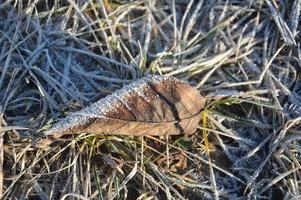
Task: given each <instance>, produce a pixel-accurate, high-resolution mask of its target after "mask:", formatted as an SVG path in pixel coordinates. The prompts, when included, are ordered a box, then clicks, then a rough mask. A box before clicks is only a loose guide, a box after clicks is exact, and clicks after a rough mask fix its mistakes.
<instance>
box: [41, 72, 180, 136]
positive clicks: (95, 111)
mask: <svg viewBox="0 0 301 200" xmlns="http://www.w3.org/2000/svg"><path fill="white" fill-rule="evenodd" d="M164 81H169V82H179V81H178V80H176V79H175V78H173V77H167V76H161V75H148V76H146V77H144V78H142V79H139V80H137V81H134V82H132V83H130V84H129V85H127V86H125V87H123V88H122V89H120V90H116V91H115V92H114V93H113V94H111V95H108V96H107V97H105V98H103V99H100V100H99V101H97V102H95V103H93V104H91V105H90V106H88V107H86V108H84V109H82V110H80V111H78V112H74V113H71V114H70V115H68V116H67V117H66V118H65V119H63V120H62V121H60V122H59V123H57V124H55V125H54V126H53V127H52V129H50V130H49V131H46V132H45V133H46V134H47V135H51V134H52V133H59V132H63V131H65V130H68V129H70V128H72V127H76V126H81V125H84V124H85V123H86V122H87V121H88V120H89V119H91V118H105V117H106V116H105V115H106V113H108V112H110V111H114V109H116V108H118V107H119V106H121V104H123V105H125V106H126V108H127V109H130V106H129V105H128V104H129V98H128V97H129V95H133V93H136V94H138V95H139V96H141V97H143V98H144V99H145V100H146V101H148V102H149V101H150V99H149V98H148V97H147V95H146V94H145V90H146V88H147V87H149V85H148V84H160V83H162V82H164Z"/></svg>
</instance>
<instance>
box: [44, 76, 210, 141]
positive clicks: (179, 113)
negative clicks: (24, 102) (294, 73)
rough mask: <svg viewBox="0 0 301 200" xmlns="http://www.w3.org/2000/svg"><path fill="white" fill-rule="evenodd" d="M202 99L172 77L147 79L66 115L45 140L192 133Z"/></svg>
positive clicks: (198, 115) (185, 84)
mask: <svg viewBox="0 0 301 200" xmlns="http://www.w3.org/2000/svg"><path fill="white" fill-rule="evenodd" d="M204 104H205V98H204V97H202V96H201V95H200V94H199V92H198V91H197V90H196V89H195V88H193V87H191V86H190V85H189V84H187V83H185V82H183V81H180V80H177V79H175V78H173V77H167V76H159V75H149V76H147V77H145V78H143V79H140V80H137V81H135V82H133V83H131V84H129V85H127V86H125V87H124V88H122V89H121V90H118V91H116V92H114V93H113V94H111V95H109V96H107V97H105V98H103V99H101V100H99V101H98V102H96V103H94V104H92V105H91V106H89V107H87V108H85V109H83V110H81V111H78V112H75V113H72V114H70V115H69V116H67V117H66V118H65V119H63V120H62V121H61V122H59V123H57V124H55V125H54V126H53V128H51V129H50V130H48V131H46V134H47V135H48V136H51V137H54V138H57V137H61V136H62V135H66V134H78V133H104V134H115V135H135V136H138V135H152V136H154V135H175V134H191V133H194V132H195V130H196V128H197V126H198V123H199V121H200V119H201V116H200V112H201V111H202V109H203V108H204Z"/></svg>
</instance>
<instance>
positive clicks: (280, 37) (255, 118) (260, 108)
mask: <svg viewBox="0 0 301 200" xmlns="http://www.w3.org/2000/svg"><path fill="white" fill-rule="evenodd" d="M300 7H301V1H300V0H295V1H289V0H279V1H271V0H265V1H253V0H247V1H235V0H214V1H202V0H201V1H193V0H190V1H175V0H171V1H155V0H154V1H140V0H137V1H109V0H96V1H74V0H48V1H43V0H34V1H26V0H5V1H4V2H3V1H0V124H1V127H0V133H1V138H0V172H2V173H0V194H2V199H55V200H56V199H300V198H301V194H300V190H301V187H300V183H301V182H300V181H301V180H300V179H301V173H300V170H301V169H300V167H301V165H300V161H301V143H300V140H301V127H300V121H301V118H300V117H301V79H300V56H301V52H300V42H299V28H300V25H299V18H300ZM147 74H165V75H168V76H175V77H177V78H179V79H182V80H186V81H188V82H189V83H190V84H191V85H193V86H195V87H196V88H197V89H198V90H199V91H200V93H201V94H202V95H204V96H206V97H207V98H208V102H207V107H206V110H205V111H204V113H203V115H202V118H203V119H202V122H200V126H199V129H198V131H197V132H196V133H195V134H193V135H191V136H189V137H187V136H170V137H150V136H149V137H147V136H145V137H130V136H114V135H94V134H93V133H90V134H85V133H83V134H81V135H76V136H74V137H68V138H64V139H63V140H61V141H57V142H56V143H54V144H52V145H50V146H49V147H47V148H43V149H40V148H36V147H35V146H34V143H35V141H36V140H37V139H38V138H40V137H44V135H43V132H44V131H45V130H47V129H49V127H50V126H51V125H52V124H53V123H55V122H57V121H58V120H59V119H61V118H64V117H65V116H66V115H67V114H68V113H70V112H73V111H76V110H79V109H80V108H83V107H85V106H87V105H89V104H91V103H93V102H95V101H97V100H99V99H100V98H103V97H105V96H106V95H108V94H111V93H112V92H114V91H115V90H116V89H118V88H121V87H122V86H123V85H126V84H128V83H129V82H132V81H133V80H136V79H138V78H140V77H143V76H145V75H147Z"/></svg>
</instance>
